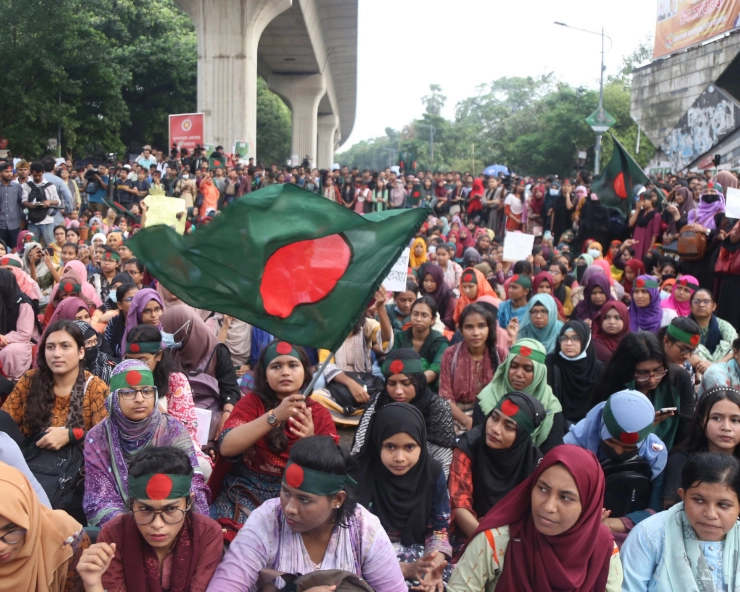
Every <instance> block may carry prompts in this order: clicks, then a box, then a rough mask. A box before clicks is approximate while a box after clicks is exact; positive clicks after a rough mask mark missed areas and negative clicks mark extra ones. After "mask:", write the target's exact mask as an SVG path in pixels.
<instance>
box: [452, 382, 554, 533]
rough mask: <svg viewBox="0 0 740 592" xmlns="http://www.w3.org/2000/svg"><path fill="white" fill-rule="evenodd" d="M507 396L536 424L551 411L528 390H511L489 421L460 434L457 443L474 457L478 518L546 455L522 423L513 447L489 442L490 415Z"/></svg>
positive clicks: (474, 504) (528, 474)
mask: <svg viewBox="0 0 740 592" xmlns="http://www.w3.org/2000/svg"><path fill="white" fill-rule="evenodd" d="M507 400H508V401H511V402H512V403H514V404H515V405H516V406H517V407H518V408H519V411H520V412H522V413H524V414H525V415H526V416H527V417H529V418H530V420H531V421H532V423H533V424H534V427H535V428H536V427H537V426H539V425H540V423H542V420H544V419H545V415H546V414H547V411H546V410H545V408H544V406H543V405H542V403H540V402H539V401H538V400H537V399H535V398H534V397H530V396H529V395H527V394H525V393H517V392H513V393H508V394H507V395H505V396H504V397H503V398H502V399H501V403H500V404H499V405H497V406H496V407H495V408H494V409H492V410H491V413H489V414H488V416H487V417H486V421H484V422H483V423H482V424H481V425H478V426H475V427H474V428H473V429H471V430H469V431H467V432H465V433H464V434H463V435H462V436H461V437H460V440H459V441H458V443H457V447H458V448H460V450H462V451H463V452H464V453H465V454H466V455H467V456H468V458H470V460H471V462H472V465H473V510H475V513H476V515H477V516H478V520H480V519H481V518H483V516H485V515H486V513H487V512H488V510H490V509H491V508H492V507H493V506H495V505H496V504H497V503H498V502H499V501H500V500H501V499H502V498H503V497H504V496H505V495H506V494H507V493H509V492H510V491H511V490H512V489H514V488H515V487H516V486H517V485H519V484H520V483H521V482H522V481H524V480H525V479H526V478H527V477H529V476H530V475H531V474H532V472H533V471H534V470H535V468H537V465H538V464H539V462H540V459H541V458H542V453H541V452H540V450H539V448H537V447H536V446H535V445H534V443H533V442H532V434H530V433H529V432H528V431H527V430H526V429H524V428H523V427H522V426H521V425H519V424H517V426H516V439H515V440H514V443H513V444H512V445H511V447H510V448H506V449H503V450H501V449H493V448H490V447H489V446H488V444H487V443H486V425H487V423H488V418H489V417H491V415H492V414H493V413H494V411H496V409H497V408H498V407H499V406H500V405H501V404H503V402H504V401H507Z"/></svg>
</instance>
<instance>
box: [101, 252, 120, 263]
mask: <svg viewBox="0 0 740 592" xmlns="http://www.w3.org/2000/svg"><path fill="white" fill-rule="evenodd" d="M103 259H105V260H106V261H118V262H120V261H121V256H120V255H119V254H118V253H116V252H115V251H113V252H107V253H103Z"/></svg>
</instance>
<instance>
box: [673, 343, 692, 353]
mask: <svg viewBox="0 0 740 592" xmlns="http://www.w3.org/2000/svg"><path fill="white" fill-rule="evenodd" d="M676 347H677V348H678V351H679V353H680V354H681V355H682V356H690V355H691V354H693V353H694V349H696V348H691V347H685V346H681V345H679V344H678V343H676Z"/></svg>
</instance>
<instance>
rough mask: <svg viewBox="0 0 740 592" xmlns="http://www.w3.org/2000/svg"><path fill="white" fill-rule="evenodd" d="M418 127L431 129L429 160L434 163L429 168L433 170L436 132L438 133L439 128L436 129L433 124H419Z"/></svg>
mask: <svg viewBox="0 0 740 592" xmlns="http://www.w3.org/2000/svg"><path fill="white" fill-rule="evenodd" d="M416 127H428V128H429V152H430V154H429V159H430V160H431V161H432V162H431V164H430V166H429V168H430V169H431V168H432V166H434V132H436V131H437V128H436V127H434V126H433V125H432V124H431V123H417V124H416Z"/></svg>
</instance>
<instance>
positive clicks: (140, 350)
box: [126, 341, 162, 354]
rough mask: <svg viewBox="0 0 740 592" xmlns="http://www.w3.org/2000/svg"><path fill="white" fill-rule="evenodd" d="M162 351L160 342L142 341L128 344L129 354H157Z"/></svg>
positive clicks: (127, 350) (127, 351)
mask: <svg viewBox="0 0 740 592" xmlns="http://www.w3.org/2000/svg"><path fill="white" fill-rule="evenodd" d="M161 349H162V344H161V343H160V342H159V341H141V342H139V343H126V353H127V354H156V353H157V352H158V351H159V350H161Z"/></svg>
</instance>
